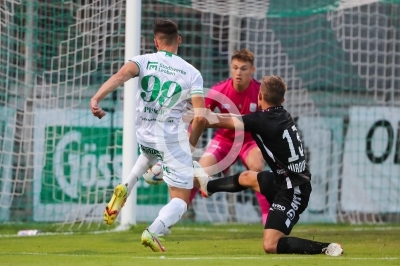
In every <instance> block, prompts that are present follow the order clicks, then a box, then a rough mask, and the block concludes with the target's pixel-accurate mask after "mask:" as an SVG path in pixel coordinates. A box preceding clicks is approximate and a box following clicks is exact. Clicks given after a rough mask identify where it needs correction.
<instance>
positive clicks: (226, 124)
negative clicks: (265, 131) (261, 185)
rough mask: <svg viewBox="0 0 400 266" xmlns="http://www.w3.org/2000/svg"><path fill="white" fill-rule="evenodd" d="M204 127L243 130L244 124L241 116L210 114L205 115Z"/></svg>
mask: <svg viewBox="0 0 400 266" xmlns="http://www.w3.org/2000/svg"><path fill="white" fill-rule="evenodd" d="M206 127H207V128H227V129H239V130H244V124H243V121H242V119H241V116H237V115H230V114H216V113H214V112H211V113H209V114H208V115H207V123H206Z"/></svg>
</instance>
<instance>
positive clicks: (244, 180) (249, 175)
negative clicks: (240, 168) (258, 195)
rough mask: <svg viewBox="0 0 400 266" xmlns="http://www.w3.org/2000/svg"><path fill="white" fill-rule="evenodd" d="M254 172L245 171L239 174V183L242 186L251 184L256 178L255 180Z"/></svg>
mask: <svg viewBox="0 0 400 266" xmlns="http://www.w3.org/2000/svg"><path fill="white" fill-rule="evenodd" d="M254 177H256V178H257V176H254V172H252V171H244V172H243V173H241V174H240V176H239V184H241V185H242V186H251V185H252V184H253V183H254V182H255V181H256V180H254Z"/></svg>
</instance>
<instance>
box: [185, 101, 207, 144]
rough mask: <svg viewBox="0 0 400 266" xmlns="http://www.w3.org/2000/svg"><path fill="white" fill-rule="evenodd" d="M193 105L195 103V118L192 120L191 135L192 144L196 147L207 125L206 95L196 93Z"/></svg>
mask: <svg viewBox="0 0 400 266" xmlns="http://www.w3.org/2000/svg"><path fill="white" fill-rule="evenodd" d="M192 105H193V110H192V114H193V118H192V119H193V120H192V122H191V123H192V132H191V133H190V136H189V142H190V145H191V146H192V147H193V148H194V147H196V145H197V142H198V140H199V138H200V136H201V133H202V132H203V130H204V127H205V125H206V122H207V121H206V111H207V109H206V108H205V103H204V97H203V95H199V94H194V95H193V96H192Z"/></svg>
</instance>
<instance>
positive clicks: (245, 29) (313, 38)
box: [0, 0, 400, 228]
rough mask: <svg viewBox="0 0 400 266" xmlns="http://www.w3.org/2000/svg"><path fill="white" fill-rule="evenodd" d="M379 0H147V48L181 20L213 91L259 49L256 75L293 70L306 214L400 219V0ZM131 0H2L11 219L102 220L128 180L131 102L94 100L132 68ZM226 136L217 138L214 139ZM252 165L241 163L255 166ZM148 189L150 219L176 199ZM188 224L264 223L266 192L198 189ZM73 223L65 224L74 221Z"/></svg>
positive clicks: (141, 207)
mask: <svg viewBox="0 0 400 266" xmlns="http://www.w3.org/2000/svg"><path fill="white" fill-rule="evenodd" d="M396 2H397V1H394V0H393V1H377V0H342V1H334V0H313V1H311V0H299V1H280V0H269V1H261V0H253V1H251V0H240V1H234V0H224V1H223V0H198V1H189V0H158V1H157V0H146V1H142V6H141V9H142V19H141V40H142V41H141V53H147V52H153V51H155V49H154V45H153V34H152V23H153V21H154V19H155V18H170V19H172V20H174V21H176V22H177V24H178V25H179V31H180V34H181V35H182V38H183V43H182V45H181V46H180V48H179V55H180V56H181V57H183V58H184V59H186V60H187V61H188V62H190V63H191V64H193V65H194V66H195V67H197V68H198V69H199V70H200V71H201V73H202V74H203V78H204V81H205V87H208V88H210V87H211V86H212V85H214V84H215V83H216V82H218V81H220V80H223V79H226V78H228V77H229V75H230V71H229V62H230V55H231V54H232V52H233V51H234V50H235V49H238V48H248V49H250V50H251V51H252V52H253V53H254V54H255V66H256V72H255V74H254V78H255V79H258V80H260V79H261V78H262V77H263V76H265V75H280V76H282V77H283V78H284V79H285V81H286V82H287V85H288V92H287V95H286V101H285V104H284V106H285V108H286V109H287V110H288V111H289V112H291V113H292V115H293V117H294V118H295V120H296V123H297V126H298V129H299V131H300V132H301V135H302V139H303V143H304V146H305V151H306V154H307V158H308V162H309V165H310V168H311V171H312V185H313V192H312V195H311V199H310V203H309V207H308V209H307V210H306V211H305V213H304V214H303V215H302V216H301V219H300V222H304V223H306V222H330V223H335V222H351V223H365V222H368V223H380V222H393V221H399V220H400V115H399V114H400V5H399V4H398V3H396ZM125 6H126V3H125V1H119V0H97V1H96V0H91V1H89V0H64V1H61V0H59V1H50V2H49V1H45V0H30V1H24V0H0V46H1V49H0V68H1V71H0V112H1V114H2V115H1V116H0V221H2V222H14V221H18V222H57V223H61V224H63V225H68V227H67V228H73V227H72V226H71V227H69V226H70V225H74V226H75V225H77V224H78V226H82V225H85V226H87V225H90V226H92V225H93V226H95V227H99V226H100V225H101V224H102V216H103V210H104V207H105V205H106V204H107V202H108V200H109V199H110V197H111V195H112V191H113V188H114V187H115V186H116V184H118V183H119V182H121V178H122V176H121V174H122V132H123V131H122V130H123V124H122V121H123V116H124V115H129V114H124V113H123V108H122V107H123V104H124V101H123V100H124V97H123V91H122V89H118V90H116V91H115V92H114V93H113V94H112V95H110V96H109V97H107V98H106V99H105V100H104V101H103V102H102V106H103V107H104V108H105V109H106V110H107V111H108V114H107V116H106V117H105V118H103V119H102V120H98V119H97V118H94V117H93V116H92V114H91V113H90V110H89V108H88V107H89V100H90V98H91V96H92V95H93V94H94V93H95V91H97V89H98V88H99V86H100V85H101V84H102V83H103V82H104V81H106V80H107V79H108V78H109V77H110V76H111V75H112V74H113V73H115V72H116V71H117V70H118V69H119V68H120V67H121V66H122V65H123V64H124V51H125V31H126V30H129V29H126V28H125V16H126V14H127V13H128V12H129V11H127V10H126V8H125ZM212 134H213V131H212V130H208V131H206V132H205V133H204V136H203V138H202V142H201V144H200V146H201V145H202V147H205V146H206V145H207V144H208V143H209V139H210V138H211V137H212ZM243 169H244V167H243V165H241V164H240V162H238V163H236V164H234V165H233V166H232V167H231V169H230V171H231V173H237V172H239V171H241V170H243ZM168 199H169V196H168V189H167V187H166V185H165V184H163V185H158V186H151V185H148V184H147V183H145V182H143V181H142V180H141V181H140V182H139V183H138V184H137V206H138V207H137V213H136V214H135V215H136V219H137V221H139V222H142V221H143V222H149V221H152V220H153V219H154V218H155V217H156V216H157V214H158V211H159V209H160V208H161V207H162V206H163V205H164V204H166V203H167V202H168ZM185 221H193V222H219V223H228V222H255V223H258V222H261V215H260V208H259V206H258V203H257V200H256V199H255V196H254V193H253V192H251V191H250V190H246V191H244V192H241V193H236V194H231V193H218V194H215V195H213V196H212V197H210V198H209V199H202V198H201V197H199V196H196V197H195V199H194V202H193V204H192V209H191V210H190V211H189V212H188V214H187V215H186V217H185V219H184V220H183V221H182V222H185ZM64 228H65V227H64Z"/></svg>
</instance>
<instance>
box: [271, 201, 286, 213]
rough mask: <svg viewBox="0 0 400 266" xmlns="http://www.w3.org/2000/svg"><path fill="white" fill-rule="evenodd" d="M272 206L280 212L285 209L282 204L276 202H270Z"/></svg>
mask: <svg viewBox="0 0 400 266" xmlns="http://www.w3.org/2000/svg"><path fill="white" fill-rule="evenodd" d="M272 208H274V209H275V210H278V211H282V212H283V211H285V210H286V208H285V206H282V205H280V204H276V203H273V204H272Z"/></svg>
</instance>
